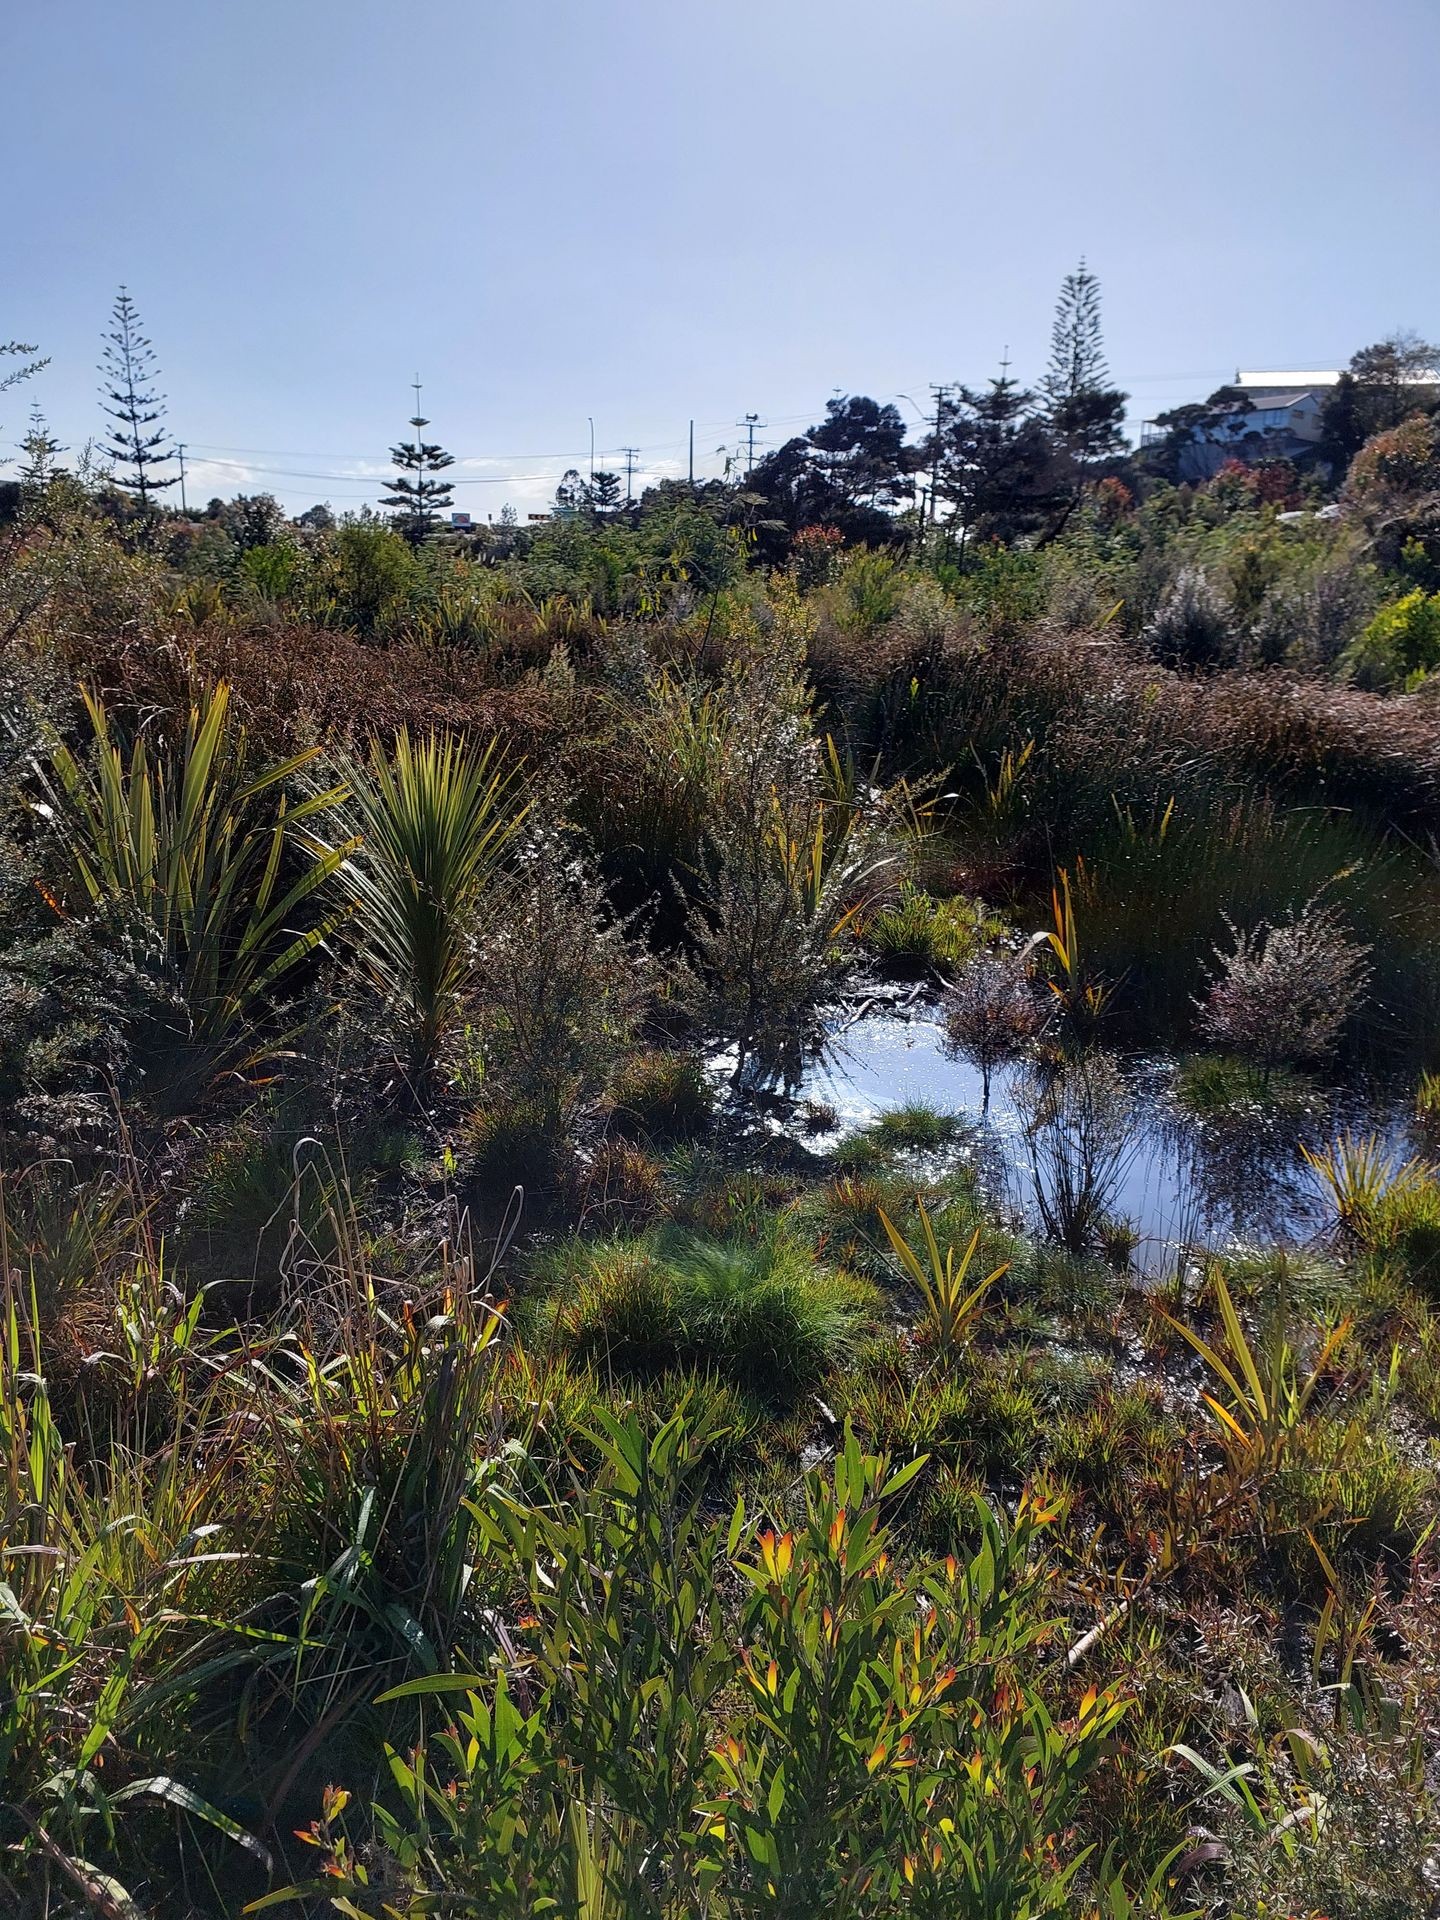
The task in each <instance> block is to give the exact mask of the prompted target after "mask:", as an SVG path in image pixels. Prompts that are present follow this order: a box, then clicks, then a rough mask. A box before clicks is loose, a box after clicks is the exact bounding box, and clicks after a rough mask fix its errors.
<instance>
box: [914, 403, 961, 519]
mask: <svg viewBox="0 0 1440 1920" xmlns="http://www.w3.org/2000/svg"><path fill="white" fill-rule="evenodd" d="M953 391H954V388H953V387H951V386H949V385H946V386H939V387H937V386H934V385H933V384H932V386H931V388H930V397H931V399H932V400H933V401H934V402H935V441H934V447H933V452H932V456H931V461H930V524H931V526H938V525H939V521H940V432H941V428H942V426H943V425H944V420H945V409H946V408H947V407H948V406H949V404H950V395H951V394H952V392H953ZM922 494H923V489H922ZM920 531H921V533H922V534H923V533H924V531H925V510H924V507H923V505H922V507H921V510H920Z"/></svg>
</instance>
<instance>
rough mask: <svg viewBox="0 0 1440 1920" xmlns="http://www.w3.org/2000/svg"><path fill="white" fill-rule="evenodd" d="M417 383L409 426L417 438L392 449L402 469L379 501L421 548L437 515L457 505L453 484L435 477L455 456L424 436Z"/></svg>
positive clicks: (425, 422) (417, 380)
mask: <svg viewBox="0 0 1440 1920" xmlns="http://www.w3.org/2000/svg"><path fill="white" fill-rule="evenodd" d="M414 384H415V412H414V414H413V415H412V417H411V420H410V425H411V426H412V427H413V428H414V429H415V438H414V440H413V441H404V440H402V441H401V442H400V444H399V445H398V446H394V447H392V448H391V449H390V458H391V459H392V460H393V461H394V462H395V464H396V466H397V467H399V469H400V472H399V473H397V474H396V476H395V478H394V479H393V480H391V481H390V482H389V487H390V491H389V492H388V493H387V494H386V495H385V497H384V499H383V500H382V501H381V503H380V504H381V505H382V506H385V507H389V508H390V509H391V510H392V511H393V512H394V513H395V515H396V516H397V518H398V519H399V521H400V531H401V532H402V533H403V534H404V535H405V538H406V539H407V540H409V541H411V542H413V544H414V545H415V546H417V547H418V546H419V545H420V543H421V542H422V541H423V540H424V539H425V538H426V536H427V535H428V534H429V532H430V529H431V528H432V527H433V526H434V524H435V520H436V517H437V515H439V514H441V513H446V512H448V511H449V509H450V508H451V507H452V506H454V504H455V493H454V487H453V485H452V483H451V482H450V481H449V480H437V479H435V478H434V477H433V476H434V475H435V474H437V473H443V472H444V470H445V468H446V467H451V466H454V464H455V456H454V455H453V454H450V453H446V451H445V449H444V448H443V447H442V446H440V445H439V444H438V443H437V442H435V441H432V440H426V439H425V437H424V431H425V428H426V427H428V426H429V424H430V422H429V421H428V420H427V419H426V418H425V417H424V415H423V414H422V413H421V411H420V381H419V379H418V378H417V379H416V381H415V383H414Z"/></svg>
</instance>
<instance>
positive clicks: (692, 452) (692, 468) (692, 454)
mask: <svg viewBox="0 0 1440 1920" xmlns="http://www.w3.org/2000/svg"><path fill="white" fill-rule="evenodd" d="M690 484H691V486H692V487H693V486H694V484H695V422H694V421H693V420H692V421H691V422H690Z"/></svg>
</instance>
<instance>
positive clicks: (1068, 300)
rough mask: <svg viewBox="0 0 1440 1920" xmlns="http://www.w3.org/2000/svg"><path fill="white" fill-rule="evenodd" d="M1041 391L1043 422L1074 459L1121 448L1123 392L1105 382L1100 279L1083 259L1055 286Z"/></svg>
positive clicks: (1100, 455) (1091, 458) (1107, 374)
mask: <svg viewBox="0 0 1440 1920" xmlns="http://www.w3.org/2000/svg"><path fill="white" fill-rule="evenodd" d="M1040 392H1041V395H1042V397H1043V399H1044V402H1045V419H1046V423H1047V425H1048V426H1049V428H1050V430H1051V432H1052V433H1053V434H1054V435H1055V437H1056V438H1057V439H1058V440H1059V441H1060V442H1061V444H1062V445H1063V446H1064V447H1065V448H1066V450H1067V451H1068V452H1069V453H1070V454H1071V455H1072V456H1073V457H1074V458H1075V459H1076V460H1079V461H1081V462H1082V463H1089V462H1091V461H1095V460H1105V459H1108V458H1109V457H1110V456H1111V455H1113V454H1117V453H1120V452H1123V450H1124V446H1125V436H1124V434H1123V432H1122V431H1121V423H1122V421H1123V420H1124V417H1125V401H1126V399H1127V397H1128V396H1127V395H1125V394H1123V393H1121V392H1119V391H1118V390H1117V389H1116V388H1115V387H1113V386H1112V385H1111V384H1110V369H1109V367H1108V366H1107V365H1106V362H1105V345H1104V341H1103V340H1102V338H1101V335H1100V282H1099V281H1098V280H1097V279H1096V277H1095V275H1094V274H1093V273H1091V271H1090V269H1089V268H1088V267H1087V266H1086V264H1085V262H1084V261H1083V260H1082V261H1081V262H1080V265H1079V267H1078V268H1077V269H1076V270H1075V272H1074V273H1069V274H1066V276H1065V281H1064V284H1063V285H1062V286H1061V289H1060V298H1059V300H1058V302H1057V303H1056V307H1055V324H1054V326H1053V327H1052V328H1051V330H1050V365H1049V368H1048V369H1047V371H1046V374H1045V378H1044V379H1043V380H1042V381H1041V382H1040Z"/></svg>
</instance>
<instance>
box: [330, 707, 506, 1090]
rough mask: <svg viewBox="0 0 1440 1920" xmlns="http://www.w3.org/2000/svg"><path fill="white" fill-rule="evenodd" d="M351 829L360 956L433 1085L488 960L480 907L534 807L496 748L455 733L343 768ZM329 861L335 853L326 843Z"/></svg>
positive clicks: (348, 886)
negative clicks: (481, 955) (528, 806)
mask: <svg viewBox="0 0 1440 1920" xmlns="http://www.w3.org/2000/svg"><path fill="white" fill-rule="evenodd" d="M341 770H342V772H343V775H344V778H345V783H346V787H347V789H348V794H349V799H348V803H347V811H346V816H345V817H346V823H347V825H349V826H350V827H352V828H353V833H354V838H353V840H352V841H351V842H350V843H349V845H348V847H347V849H346V853H345V857H344V859H343V864H340V865H339V877H340V882H341V885H342V887H343V889H344V891H345V893H346V894H347V895H348V898H349V901H350V904H351V906H352V908H353V913H352V918H351V922H350V932H351V938H352V944H353V949H354V952H355V956H356V959H357V961H358V963H359V966H360V968H361V969H362V971H363V973H364V974H365V976H366V977H367V978H368V979H369V981H370V982H371V983H372V985H373V986H374V988H375V990H376V991H377V993H378V994H379V995H380V997H381V999H382V1001H383V1003H384V1005H385V1007H386V1009H387V1011H388V1013H389V1015H390V1017H391V1018H392V1020H393V1022H394V1025H395V1030H396V1034H397V1038H398V1040H399V1044H400V1049H401V1054H402V1059H403V1064H404V1066H405V1068H406V1070H407V1072H408V1073H409V1074H410V1075H411V1076H412V1077H413V1078H414V1079H416V1080H417V1081H425V1080H427V1079H428V1078H429V1076H431V1075H432V1074H433V1073H434V1071H435V1070H436V1068H437V1067H438V1065H439V1063H440V1058H441V1054H442V1052H443V1049H444V1047H445V1045H446V1043H447V1042H448V1041H449V1040H450V1039H451V1038H452V1036H453V1035H454V1034H455V1033H456V1032H457V1031H458V1030H459V1027H460V1025H461V1023H462V1020H463V1013H464V1004H465V998H466V995H467V993H468V992H469V990H470V988H471V987H472V985H473V983H474V981H475V979H476V977H477V969H478V965H479V961H478V954H477V947H476V937H477V935H478V933H479V931H480V924H479V922H480V912H481V905H482V902H483V900H484V897H485V893H486V889H487V888H488V886H489V884H490V881H491V879H492V878H493V877H494V875H495V872H496V870H497V868H498V866H499V864H500V861H501V858H502V856H503V854H504V852H505V849H506V847H507V846H508V845H509V843H510V841H511V840H512V839H513V838H514V836H515V834H516V833H517V832H518V830H519V828H520V825H521V823H522V821H523V819H524V816H525V806H524V803H523V799H522V796H521V793H520V790H519V788H518V785H517V777H516V776H515V775H514V774H513V773H510V772H508V771H506V770H505V769H504V767H503V766H502V765H501V761H500V755H499V750H498V749H497V747H496V745H495V743H494V742H493V741H491V742H490V743H489V745H487V746H485V747H483V748H476V747H473V746H472V745H470V744H469V743H468V742H467V741H465V740H462V739H458V738H456V737H455V736H454V735H442V734H431V735H428V736H426V737H424V738H422V739H419V740H413V739H412V738H411V736H410V733H409V731H408V730H407V729H405V728H402V729H401V730H400V731H399V733H397V734H396V736H395V739H394V743H393V751H387V750H386V749H385V748H384V747H382V746H381V744H380V743H379V741H373V742H372V743H371V747H370V753H369V757H368V759H367V760H365V761H363V762H361V761H358V760H353V759H351V760H344V761H342V762H341ZM317 852H318V854H319V857H320V859H321V861H322V862H323V863H326V864H328V863H330V862H332V861H335V859H336V856H335V854H334V853H333V852H332V851H331V850H330V849H327V848H325V847H323V846H319V847H317Z"/></svg>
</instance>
